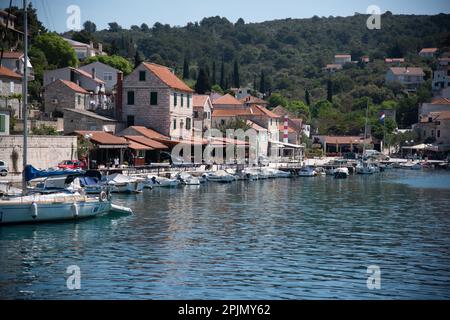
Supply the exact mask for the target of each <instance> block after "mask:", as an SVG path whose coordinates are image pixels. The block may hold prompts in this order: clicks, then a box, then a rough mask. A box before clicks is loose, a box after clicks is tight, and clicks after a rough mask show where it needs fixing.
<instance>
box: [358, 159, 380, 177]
mask: <svg viewBox="0 0 450 320" xmlns="http://www.w3.org/2000/svg"><path fill="white" fill-rule="evenodd" d="M355 170H356V173H357V174H374V173H375V172H376V169H375V167H374V166H373V165H372V164H370V163H369V162H367V161H360V162H358V164H357V165H356V169H355Z"/></svg>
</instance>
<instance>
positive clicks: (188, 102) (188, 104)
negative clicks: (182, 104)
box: [187, 95, 191, 109]
mask: <svg viewBox="0 0 450 320" xmlns="http://www.w3.org/2000/svg"><path fill="white" fill-rule="evenodd" d="M190 97H191V96H190V95H187V108H188V109H189V108H190V107H191V100H190Z"/></svg>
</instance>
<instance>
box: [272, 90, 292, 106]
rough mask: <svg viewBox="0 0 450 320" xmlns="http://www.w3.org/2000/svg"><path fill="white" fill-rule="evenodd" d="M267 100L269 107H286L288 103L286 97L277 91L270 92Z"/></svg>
mask: <svg viewBox="0 0 450 320" xmlns="http://www.w3.org/2000/svg"><path fill="white" fill-rule="evenodd" d="M268 102H269V107H270V108H275V107H278V106H282V107H287V106H288V105H289V101H288V99H286V98H285V97H283V96H282V95H281V94H279V93H274V94H272V95H271V96H270V97H269V99H268Z"/></svg>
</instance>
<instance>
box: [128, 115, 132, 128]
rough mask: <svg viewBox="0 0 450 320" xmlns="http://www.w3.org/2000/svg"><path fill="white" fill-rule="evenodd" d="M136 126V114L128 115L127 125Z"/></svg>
mask: <svg viewBox="0 0 450 320" xmlns="http://www.w3.org/2000/svg"><path fill="white" fill-rule="evenodd" d="M132 126H134V116H127V127H132Z"/></svg>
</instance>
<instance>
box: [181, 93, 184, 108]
mask: <svg viewBox="0 0 450 320" xmlns="http://www.w3.org/2000/svg"><path fill="white" fill-rule="evenodd" d="M180 99H181V107H183V106H184V94H181V96H180Z"/></svg>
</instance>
